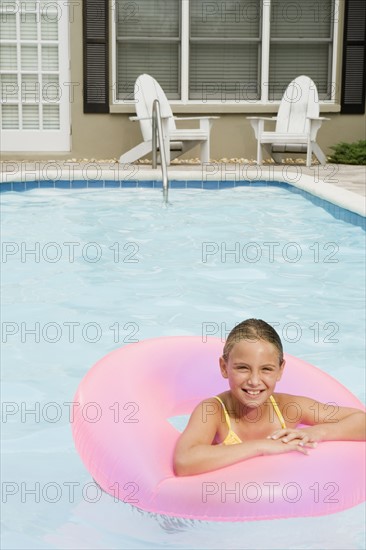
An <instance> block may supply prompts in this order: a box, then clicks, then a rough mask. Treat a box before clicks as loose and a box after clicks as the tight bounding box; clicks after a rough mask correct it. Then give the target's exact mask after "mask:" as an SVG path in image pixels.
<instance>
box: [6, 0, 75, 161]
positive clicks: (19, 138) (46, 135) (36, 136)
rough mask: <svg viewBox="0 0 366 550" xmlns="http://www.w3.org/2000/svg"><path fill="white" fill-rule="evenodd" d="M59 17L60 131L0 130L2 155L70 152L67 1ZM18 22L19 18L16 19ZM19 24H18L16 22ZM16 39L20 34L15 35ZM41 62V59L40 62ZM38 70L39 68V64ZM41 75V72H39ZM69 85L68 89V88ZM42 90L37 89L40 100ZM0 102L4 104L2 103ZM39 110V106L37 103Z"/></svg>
mask: <svg viewBox="0 0 366 550" xmlns="http://www.w3.org/2000/svg"><path fill="white" fill-rule="evenodd" d="M59 7H60V10H61V16H60V19H59V29H58V30H59V40H58V45H59V71H58V74H59V86H60V94H61V98H60V102H59V103H58V105H59V107H60V128H59V129H58V130H43V129H40V130H24V129H18V130H8V129H4V130H0V131H1V150H2V151H3V152H30V153H32V152H41V151H42V152H43V151H44V152H48V151H49V152H56V151H57V152H60V153H62V152H68V151H70V150H71V126H70V120H71V117H70V100H69V98H70V95H71V94H72V93H73V91H72V88H71V87H70V86H71V85H72V83H71V82H70V54H69V52H70V42H69V41H70V33H69V2H68V1H64V2H62V6H59ZM17 20H18V18H17ZM17 24H19V23H17ZM18 36H19V34H18ZM19 57H20V48H18V74H20V70H19V68H20V59H19ZM39 62H40V60H39ZM39 67H41V65H40V64H39ZM39 74H41V69H40V70H39ZM19 82H20V81H19ZM69 85H70V86H69ZM41 96H42V91H41V90H40V98H41ZM2 103H5V101H3V100H2ZM18 104H19V106H20V108H21V90H19V103H18ZM40 106H41V109H42V104H41V101H40Z"/></svg>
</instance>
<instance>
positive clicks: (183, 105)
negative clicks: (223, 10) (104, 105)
mask: <svg viewBox="0 0 366 550" xmlns="http://www.w3.org/2000/svg"><path fill="white" fill-rule="evenodd" d="M340 1H341V0H334V2H335V4H334V21H333V48H332V61H331V70H332V81H333V82H334V81H335V79H336V77H337V74H338V73H337V69H338V40H339V16H340ZM261 2H262V13H263V14H266V15H267V17H264V18H263V24H262V59H261V87H262V94H261V99H260V100H259V99H254V100H247V101H243V100H232V99H231V100H224V101H223V100H221V101H220V100H189V99H188V78H189V0H182V20H181V29H182V30H181V32H182V36H181V83H182V98H181V99H180V100H177V99H172V100H169V103H170V104H171V105H172V106H174V107H175V109H174V111H175V112H176V113H179V112H182V113H184V112H190V113H198V112H212V111H213V110H214V111H215V113H225V112H253V113H257V112H262V113H272V112H277V110H278V107H279V105H280V100H278V99H276V100H270V99H269V97H268V80H269V48H270V13H271V0H261ZM111 13H112V16H111V18H110V23H111V25H110V36H111V43H110V53H111V55H110V59H111V63H112V66H111V67H110V74H111V75H112V86H111V90H112V94H111V104H110V112H111V113H121V112H124V113H132V112H134V100H133V99H117V62H116V61H117V53H116V50H117V48H116V41H117V36H116V25H115V20H116V16H115V14H116V8H115V1H114V0H113V2H112V5H111ZM336 88H337V86H336V85H334V86H332V90H331V99H327V100H320V101H319V104H320V108H321V111H322V112H339V111H340V105H339V104H338V103H336V101H337V94H336ZM212 107H214V109H212Z"/></svg>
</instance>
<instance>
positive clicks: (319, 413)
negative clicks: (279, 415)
mask: <svg viewBox="0 0 366 550" xmlns="http://www.w3.org/2000/svg"><path fill="white" fill-rule="evenodd" d="M291 400H292V401H291ZM286 402H287V403H285V404H288V403H291V402H292V403H294V404H295V405H296V406H297V407H299V410H300V411H301V419H300V420H299V424H306V425H307V426H309V427H307V428H298V429H296V428H295V429H287V430H277V431H276V432H274V433H273V434H272V436H271V438H273V439H281V440H282V441H283V442H284V443H288V442H290V441H292V440H293V439H298V438H300V439H301V440H302V443H304V444H306V443H308V442H310V441H365V440H366V413H365V412H363V411H361V410H359V409H354V408H351V407H339V406H338V405H337V404H336V403H320V402H319V401H314V400H313V399H309V398H308V397H299V396H290V395H289V396H286ZM285 421H286V418H285Z"/></svg>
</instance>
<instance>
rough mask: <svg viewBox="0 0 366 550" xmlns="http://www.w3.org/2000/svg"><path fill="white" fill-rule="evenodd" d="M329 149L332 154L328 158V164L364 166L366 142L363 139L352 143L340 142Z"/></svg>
mask: <svg viewBox="0 0 366 550" xmlns="http://www.w3.org/2000/svg"><path fill="white" fill-rule="evenodd" d="M331 149H333V151H334V153H333V154H332V155H331V156H330V157H329V159H328V161H329V162H336V163H338V164H359V165H366V140H364V139H361V140H360V141H354V142H353V143H345V142H343V141H342V142H340V143H337V145H332V146H331Z"/></svg>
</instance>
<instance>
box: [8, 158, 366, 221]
mask: <svg viewBox="0 0 366 550" xmlns="http://www.w3.org/2000/svg"><path fill="white" fill-rule="evenodd" d="M20 164H21V163H20ZM37 164H38V167H37ZM75 164H76V163H73V164H72V165H69V166H68V165H67V163H59V162H54V161H50V162H48V163H45V164H43V165H41V164H40V163H36V164H35V165H34V164H33V166H31V167H29V168H28V167H27V165H25V166H20V168H21V169H20V170H17V171H14V172H6V171H5V172H4V171H3V172H2V173H1V175H0V191H13V190H16V189H14V187H13V183H18V182H19V183H23V182H24V183H25V186H24V189H17V190H20V191H22V190H24V191H25V190H28V189H34V188H37V187H46V186H42V185H41V182H49V185H47V187H58V188H81V187H84V188H89V187H90V188H96V187H108V188H110V187H112V186H111V185H108V182H115V183H116V185H115V186H113V187H147V185H146V182H153V184H152V185H149V187H159V188H161V169H160V167H158V168H157V169H156V170H153V169H152V168H149V167H146V166H141V165H120V164H115V165H110V164H109V165H107V166H103V165H102V164H99V163H97V162H90V163H86V164H85V165H84V166H83V167H82V168H77V169H74V168H75ZM78 165H79V166H80V164H79V163H78ZM18 166H19V164H18ZM71 166H72V167H73V169H72V170H70V167H71ZM276 168H277V169H276ZM294 168H295V170H294ZM304 168H305V167H303V166H298V167H297V169H296V167H294V166H292V165H287V166H286V165H282V166H280V167H275V166H273V165H267V166H266V165H263V166H256V165H239V164H238V165H231V166H228V165H225V164H218V163H216V164H214V163H207V165H200V166H197V167H189V169H185V168H184V167H183V166H180V167H179V169H178V168H177V167H174V166H171V167H169V169H168V176H169V180H170V182H171V184H172V188H179V187H190V188H192V187H194V188H198V189H199V188H202V189H220V188H228V187H236V186H240V185H245V184H246V185H250V184H254V185H256V184H257V185H259V184H262V185H271V184H278V183H285V184H287V185H289V186H292V187H294V188H297V189H300V190H302V191H305V192H307V193H309V194H310V195H313V196H315V197H318V198H319V199H322V200H325V201H327V202H330V203H332V204H335V205H336V206H339V207H341V208H344V209H346V210H348V211H350V212H353V213H355V214H358V215H359V216H362V217H366V200H365V197H363V196H362V195H361V194H358V193H355V192H354V191H350V190H349V189H344V188H342V187H340V186H337V185H334V184H332V183H329V182H327V181H325V179H324V178H322V177H320V176H321V172H320V170H317V171H316V170H314V174H312V175H309V174H306V173H303V172H304V171H305V170H304ZM314 168H315V167H314ZM73 182H74V183H75V185H72V183H73ZM140 182H141V183H142V184H143V185H139V183H140ZM174 182H177V183H176V184H174ZM77 183H79V185H77ZM144 183H145V185H144ZM9 184H10V185H9ZM61 184H63V185H61Z"/></svg>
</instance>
